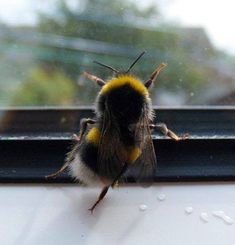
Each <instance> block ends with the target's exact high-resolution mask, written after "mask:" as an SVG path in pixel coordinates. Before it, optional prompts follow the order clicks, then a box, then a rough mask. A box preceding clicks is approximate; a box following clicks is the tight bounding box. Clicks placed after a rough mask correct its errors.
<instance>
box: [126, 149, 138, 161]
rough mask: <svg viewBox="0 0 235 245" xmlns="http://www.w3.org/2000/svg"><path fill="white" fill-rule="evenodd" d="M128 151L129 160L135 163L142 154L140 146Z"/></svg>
mask: <svg viewBox="0 0 235 245" xmlns="http://www.w3.org/2000/svg"><path fill="white" fill-rule="evenodd" d="M128 153H129V154H128V155H129V156H128V159H127V162H128V163H134V162H135V161H136V160H137V159H138V158H139V156H140V155H141V150H140V148H138V147H136V148H134V149H132V150H131V151H130V152H128Z"/></svg>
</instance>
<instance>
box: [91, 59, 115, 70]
mask: <svg viewBox="0 0 235 245" xmlns="http://www.w3.org/2000/svg"><path fill="white" fill-rule="evenodd" d="M93 62H94V63H96V64H98V65H100V66H104V67H106V68H108V69H110V70H112V71H114V72H116V73H118V72H119V71H118V70H116V69H114V68H113V67H111V66H108V65H105V64H102V63H100V62H98V61H93Z"/></svg>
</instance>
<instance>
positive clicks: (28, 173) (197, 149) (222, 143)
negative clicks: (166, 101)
mask: <svg viewBox="0 0 235 245" xmlns="http://www.w3.org/2000/svg"><path fill="white" fill-rule="evenodd" d="M155 110H156V121H158V122H165V123H166V124H167V125H168V127H169V128H170V129H172V130H174V131H175V132H176V133H177V134H179V135H180V134H183V133H189V134H190V138H189V139H188V140H185V141H182V142H174V141H172V140H170V139H168V138H166V137H165V136H162V135H160V134H158V133H157V132H153V135H152V136H153V141H154V146H155V150H156V154H157V159H158V168H157V171H156V173H155V181H156V182H160V181H231V180H235V151H234V149H235V123H234V122H235V107H228V106H212V107H207V106H205V107H201V106H200V107H180V108H168V107H160V108H159V107H158V108H155ZM0 115H1V119H0V149H1V150H0V152H1V154H0V182H1V183H71V182H73V180H72V179H71V178H69V176H68V175H67V173H63V174H62V175H61V176H59V177H58V178H56V179H49V180H47V179H45V175H47V174H50V173H52V172H54V171H56V170H57V169H58V168H59V167H60V166H62V164H63V161H64V158H65V155H66V152H67V151H69V147H70V145H71V144H72V140H71V137H72V135H73V133H77V132H78V131H79V121H80V119H81V118H84V117H94V112H93V108H92V107H79V108H78V107H70V108H57V107H42V108H40V107H38V108H36V107H33V108H2V109H0ZM128 180H129V181H132V180H131V178H128Z"/></svg>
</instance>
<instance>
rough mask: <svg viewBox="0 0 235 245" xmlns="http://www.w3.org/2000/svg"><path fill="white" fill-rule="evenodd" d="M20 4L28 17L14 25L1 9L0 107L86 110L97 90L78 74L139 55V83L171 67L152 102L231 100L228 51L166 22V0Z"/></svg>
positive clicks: (204, 35)
mask: <svg viewBox="0 0 235 245" xmlns="http://www.w3.org/2000/svg"><path fill="white" fill-rule="evenodd" d="M19 2H21V5H20V6H21V9H23V7H24V6H28V7H25V9H26V10H27V9H28V11H29V12H26V13H27V14H28V15H27V14H26V15H25V14H23V12H22V13H19V16H20V17H19V19H15V21H13V19H14V18H16V17H15V16H14V15H12V17H11V18H13V19H12V20H11V19H10V20H11V21H12V22H11V21H9V19H6V18H4V16H1V12H0V52H1V55H0V105H1V106H83V105H91V104H93V102H94V98H95V95H96V93H97V92H98V89H99V88H98V87H97V86H96V85H95V84H94V83H92V82H91V81H88V80H87V79H86V78H84V77H83V76H82V73H83V72H84V71H88V72H90V73H92V74H95V75H97V76H99V77H101V78H103V79H109V78H110V77H111V76H112V75H113V74H112V73H111V72H110V71H109V70H106V69H104V68H102V67H100V66H97V65H96V64H94V63H93V61H94V60H97V61H100V62H103V63H105V64H108V65H111V66H113V67H115V68H117V69H125V68H127V67H128V65H129V64H130V63H131V62H132V61H133V60H134V58H135V57H136V56H137V55H138V54H140V53H141V52H142V51H143V50H145V51H146V54H145V56H144V57H143V58H142V59H141V60H140V61H139V62H138V64H136V66H135V67H134V68H133V71H132V72H133V73H134V74H135V75H136V76H138V77H140V78H141V79H142V80H145V79H147V78H148V77H149V75H150V74H151V73H152V71H153V70H154V69H155V68H156V67H157V66H158V65H159V64H160V63H161V62H165V63H167V64H168V66H167V68H166V69H165V70H164V71H162V73H161V75H160V77H159V79H158V81H157V82H156V84H155V86H154V88H153V90H152V98H153V103H154V104H156V105H169V106H181V105H221V104H226V105H228V104H230V105H233V104H234V103H235V71H234V64H235V59H234V57H235V56H234V55H233V53H232V52H231V53H230V52H228V51H224V50H223V49H221V48H218V47H217V46H216V45H215V44H214V42H213V40H212V39H211V37H210V35H209V34H208V32H207V31H206V29H205V28H204V27H203V26H192V25H188V26H187V25H182V24H180V23H178V22H177V21H176V20H175V21H174V20H169V18H168V17H167V16H166V14H165V12H164V9H166V7H165V8H162V5H163V2H164V1H160V2H159V4H158V3H157V2H155V1H144V0H143V1H133V0H125V1H123V0H115V1H110V0H99V1H98V0H84V1H82V0H48V1H47V3H43V2H38V3H37V5H36V7H35V6H34V5H35V4H34V3H35V2H34V1H32V0H20V1H19ZM174 2H177V0H169V1H167V2H166V3H165V5H167V4H168V5H169V6H170V4H173V3H174ZM189 2H190V1H189ZM7 4H8V5H10V3H5V4H4V5H3V6H2V9H3V11H4V6H5V8H8V7H9V6H8V5H7ZM17 6H18V5H16V6H15V7H17ZM32 6H34V7H32ZM11 8H14V4H13V3H12V5H11ZM22 11H23V10H22ZM182 11H183V9H182ZM185 11H186V10H185ZM210 11H211V10H210V9H208V10H207V12H208V18H210ZM221 12H222V9H221ZM2 14H3V12H2ZM30 16H31V18H29V17H30ZM231 33H232V30H231Z"/></svg>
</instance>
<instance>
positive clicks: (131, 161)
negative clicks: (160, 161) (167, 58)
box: [47, 52, 187, 211]
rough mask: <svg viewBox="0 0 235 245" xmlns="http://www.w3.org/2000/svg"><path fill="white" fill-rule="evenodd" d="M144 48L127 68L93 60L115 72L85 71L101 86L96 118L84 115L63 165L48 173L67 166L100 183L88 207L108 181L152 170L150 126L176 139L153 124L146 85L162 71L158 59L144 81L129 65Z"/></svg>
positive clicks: (71, 171) (85, 179) (147, 175)
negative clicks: (101, 74) (111, 74)
mask: <svg viewBox="0 0 235 245" xmlns="http://www.w3.org/2000/svg"><path fill="white" fill-rule="evenodd" d="M143 54H144V52H142V53H141V54H140V55H139V56H138V57H137V58H136V59H135V61H134V62H133V63H132V64H131V65H130V67H129V68H128V70H127V71H118V70H116V69H114V68H113V67H111V66H108V65H105V64H102V63H99V62H95V63H97V64H99V65H101V66H104V67H106V68H108V69H110V70H112V71H113V72H114V74H115V75H114V77H112V78H111V79H110V80H108V81H107V82H105V81H104V80H103V79H101V78H98V77H96V76H94V75H91V74H89V73H87V72H85V73H84V76H85V77H87V78H88V79H90V80H92V81H94V82H96V83H97V84H98V85H99V86H100V87H101V89H100V91H99V93H98V95H97V98H96V102H95V108H96V109H95V115H96V116H95V118H94V119H89V118H87V119H82V120H81V122H80V133H79V135H78V136H76V141H77V142H76V144H75V146H74V147H73V148H72V150H71V152H70V153H69V154H68V156H67V159H66V162H65V164H64V166H63V167H62V168H61V169H60V170H59V171H57V172H56V173H54V174H52V175H49V176H47V177H55V176H57V175H58V174H60V173H61V172H63V171H64V170H65V169H66V168H68V169H69V174H70V176H72V177H73V178H75V179H76V180H79V181H80V182H82V183H84V184H87V185H94V186H101V187H103V189H102V191H101V193H100V195H99V197H98V199H97V201H96V202H95V203H94V205H93V206H92V207H91V208H90V209H89V210H91V211H93V210H94V209H95V207H96V206H97V204H98V203H99V202H100V201H101V200H102V199H103V198H104V196H105V195H106V193H107V191H108V189H109V187H114V186H115V185H116V184H117V182H118V181H119V180H120V179H121V178H122V177H123V174H124V173H125V172H126V171H130V173H131V175H132V176H133V177H134V178H135V179H136V180H137V181H140V182H145V181H147V180H148V179H149V178H150V177H151V176H153V174H154V172H155V169H156V165H157V160H156V154H155V151H154V146H153V141H152V138H151V129H159V130H160V131H161V132H162V133H164V134H165V135H168V136H169V137H171V138H172V139H174V140H177V141H178V140H181V139H185V138H187V135H183V136H182V137H178V136H177V135H176V134H174V133H173V132H172V131H171V130H169V129H168V128H167V127H166V125H165V124H163V123H158V124H155V125H154V124H153V118H154V112H153V109H152V102H151V99H150V94H149V88H150V87H151V86H152V85H153V83H154V81H155V80H156V78H157V76H158V75H159V73H160V71H161V70H162V69H163V68H164V67H165V66H166V65H165V64H164V63H162V64H160V66H158V67H157V69H155V70H154V72H153V73H152V74H151V76H150V77H149V79H147V80H146V82H144V83H143V82H141V81H140V80H139V79H138V78H137V77H135V76H134V75H132V74H130V70H131V68H132V67H133V66H134V65H135V63H136V62H137V61H138V60H139V59H140V58H141V57H142V56H143Z"/></svg>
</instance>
